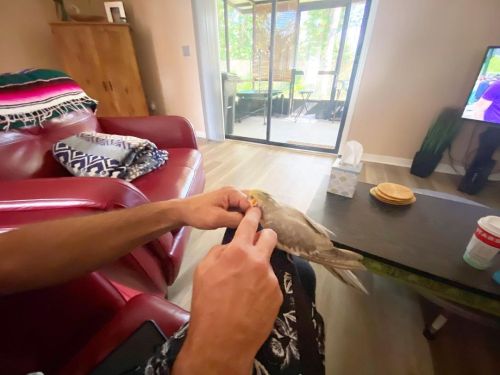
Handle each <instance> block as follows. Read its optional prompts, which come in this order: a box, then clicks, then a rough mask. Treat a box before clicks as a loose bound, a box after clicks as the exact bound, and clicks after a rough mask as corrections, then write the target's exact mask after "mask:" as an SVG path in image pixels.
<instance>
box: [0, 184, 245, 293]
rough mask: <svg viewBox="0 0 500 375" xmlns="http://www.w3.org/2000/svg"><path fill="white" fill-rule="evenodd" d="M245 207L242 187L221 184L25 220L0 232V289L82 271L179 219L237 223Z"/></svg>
mask: <svg viewBox="0 0 500 375" xmlns="http://www.w3.org/2000/svg"><path fill="white" fill-rule="evenodd" d="M231 208H234V209H236V210H238V211H240V212H233V211H229V209H231ZM248 208H249V203H248V202H247V200H246V196H245V195H244V194H243V193H241V192H240V191H238V190H236V189H233V188H223V189H220V190H217V191H214V192H211V193H207V194H201V195H198V196H194V197H191V198H188V199H184V200H171V201H163V202H156V203H150V204H145V205H142V206H139V207H135V208H130V209H122V210H117V211H113V212H108V213H103V214H97V215H89V216H83V217H73V218H69V219H63V220H55V221H50V222H43V223H36V224H31V225H26V226H24V227H22V228H19V229H17V230H13V231H11V232H8V233H4V234H1V235H0V294H10V293H15V292H20V291H24V290H29V289H35V288H41V287H45V286H50V285H54V284H57V283H61V282H64V281H67V280H70V279H72V278H75V277H78V276H81V275H83V274H85V273H87V272H90V271H93V270H95V269H98V268H99V267H101V266H102V265H104V264H107V263H110V262H112V261H114V260H116V259H118V258H120V257H121V256H123V255H125V254H127V253H128V252H130V251H131V250H133V249H134V248H136V247H138V246H140V245H142V244H145V243H147V242H149V241H151V240H153V239H154V238H157V237H158V236H160V235H161V234H163V233H165V232H168V231H170V230H172V229H174V228H177V227H180V226H183V225H191V226H194V227H197V228H201V229H213V228H218V227H225V226H229V227H236V226H237V225H238V224H239V222H240V221H241V218H242V217H243V215H242V213H241V212H244V211H246V210H247V209H248Z"/></svg>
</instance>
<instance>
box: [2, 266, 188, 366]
mask: <svg viewBox="0 0 500 375" xmlns="http://www.w3.org/2000/svg"><path fill="white" fill-rule="evenodd" d="M0 306H1V309H0V332H1V334H0V374H9V375H24V374H27V373H28V372H34V371H43V373H44V374H45V375H51V374H59V375H80V374H81V375H85V374H88V373H89V372H90V371H91V370H92V369H93V368H95V367H96V366H97V365H98V364H99V363H100V362H101V361H102V360H103V359H104V358H106V356H107V355H109V354H110V353H111V352H112V351H113V350H114V349H115V348H116V347H117V346H118V345H119V344H120V343H122V342H123V341H124V340H125V339H126V338H127V337H128V336H129V335H130V334H132V333H133V332H134V331H135V330H136V329H137V328H138V327H139V326H140V325H141V324H142V323H143V322H144V321H146V320H154V321H155V322H156V323H157V324H158V326H159V327H160V328H161V330H162V331H163V333H164V334H165V335H167V336H170V335H172V334H173V333H174V332H175V331H176V330H177V329H178V328H179V327H180V326H181V325H182V324H183V323H184V322H186V321H187V320H188V318H189V315H188V313H187V312H186V311H184V310H183V309H181V308H179V307H177V306H175V305H173V304H171V303H170V302H168V301H167V300H165V299H163V298H159V297H156V296H153V295H150V294H139V295H137V296H135V297H133V298H131V299H129V300H128V301H127V299H126V298H124V296H123V295H122V293H121V292H120V291H119V290H117V289H116V288H115V287H114V285H113V284H112V283H110V282H109V281H108V280H107V279H106V278H105V277H103V276H102V275H101V274H100V273H97V272H94V273H91V274H88V275H86V276H84V277H81V278H79V279H76V280H72V281H71V282H68V283H65V284H63V285H58V286H55V287H51V288H46V289H41V290H35V291H30V292H25V293H18V294H14V295H11V296H3V297H0Z"/></svg>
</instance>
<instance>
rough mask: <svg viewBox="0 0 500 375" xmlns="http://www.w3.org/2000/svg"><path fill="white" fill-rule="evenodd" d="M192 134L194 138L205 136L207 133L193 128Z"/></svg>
mask: <svg viewBox="0 0 500 375" xmlns="http://www.w3.org/2000/svg"><path fill="white" fill-rule="evenodd" d="M194 135H195V136H196V138H207V134H206V133H205V132H204V131H202V130H195V131H194Z"/></svg>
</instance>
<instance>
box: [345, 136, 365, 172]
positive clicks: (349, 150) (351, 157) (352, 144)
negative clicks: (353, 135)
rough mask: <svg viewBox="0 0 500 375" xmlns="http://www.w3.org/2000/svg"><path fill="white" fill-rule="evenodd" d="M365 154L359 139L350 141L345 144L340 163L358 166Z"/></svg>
mask: <svg viewBox="0 0 500 375" xmlns="http://www.w3.org/2000/svg"><path fill="white" fill-rule="evenodd" d="M362 156H363V146H362V145H361V143H359V142H358V141H349V142H346V144H345V145H344V153H343V154H342V159H341V161H340V163H341V164H342V165H351V166H357V165H358V164H359V163H360V162H361V157H362Z"/></svg>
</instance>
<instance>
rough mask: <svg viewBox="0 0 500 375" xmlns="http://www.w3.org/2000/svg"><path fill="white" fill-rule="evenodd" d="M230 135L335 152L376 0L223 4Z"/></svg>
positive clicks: (224, 0) (234, 0)
mask: <svg viewBox="0 0 500 375" xmlns="http://www.w3.org/2000/svg"><path fill="white" fill-rule="evenodd" d="M217 1H218V12H219V41H220V65H221V70H222V71H223V74H222V91H223V97H224V112H225V132H226V137H228V138H236V139H244V140H254V141H257V142H264V143H270V144H278V145H285V146H289V147H294V148H304V149H311V150H321V151H329V152H336V151H337V148H338V144H339V141H340V137H341V132H342V128H343V122H344V121H345V120H344V119H345V113H346V110H347V107H348V104H349V103H348V102H349V96H350V91H351V90H350V88H351V85H352V81H353V76H354V74H353V73H354V72H355V66H356V63H357V58H358V56H359V51H360V45H361V42H362V37H363V33H364V27H365V25H366V20H367V15H368V8H369V0H368V1H366V0H359V1H355V0H354V1H350V0H316V1H313V0H309V1H306V0H281V1H279V0H260V1H259V0H217Z"/></svg>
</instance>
